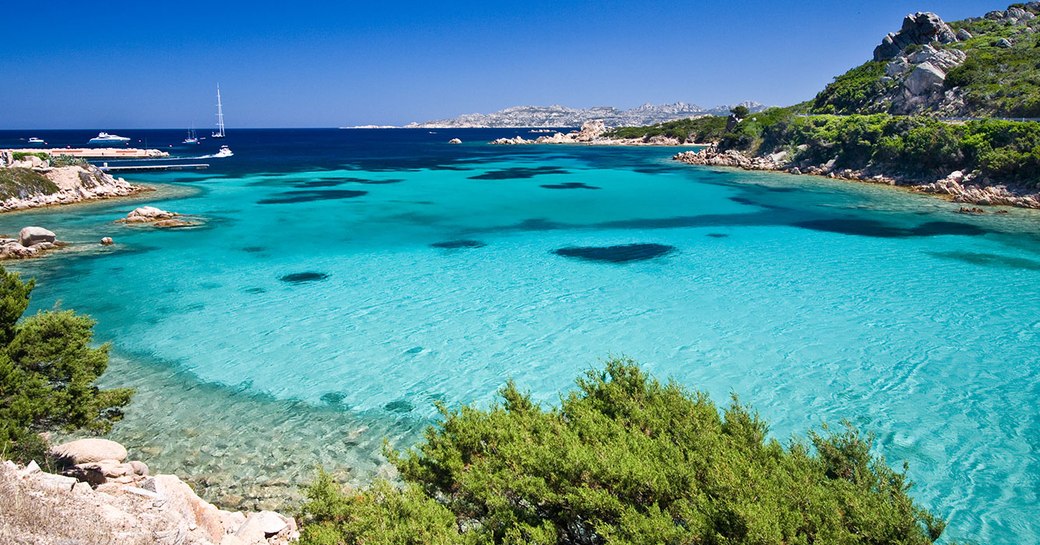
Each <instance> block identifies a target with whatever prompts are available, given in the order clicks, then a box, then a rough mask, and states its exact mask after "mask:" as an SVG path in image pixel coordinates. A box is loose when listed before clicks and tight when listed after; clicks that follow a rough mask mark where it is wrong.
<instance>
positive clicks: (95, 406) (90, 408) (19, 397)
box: [0, 268, 132, 462]
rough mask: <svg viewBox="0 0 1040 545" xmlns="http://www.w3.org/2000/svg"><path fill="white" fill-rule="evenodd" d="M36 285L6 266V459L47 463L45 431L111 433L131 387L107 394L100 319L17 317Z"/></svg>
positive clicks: (1, 382) (0, 378)
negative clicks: (100, 382) (102, 383)
mask: <svg viewBox="0 0 1040 545" xmlns="http://www.w3.org/2000/svg"><path fill="white" fill-rule="evenodd" d="M32 289H33V282H32V281H29V282H22V281H21V280H20V279H19V278H18V275H17V274H14V273H9V272H7V271H5V270H3V268H0V459H12V460H17V461H21V462H25V461H28V460H29V459H33V458H35V459H37V460H40V461H42V460H43V458H42V455H43V450H44V447H45V445H44V442H43V440H42V439H41V438H40V436H39V433H40V432H44V431H51V430H64V431H71V430H75V429H86V430H88V431H91V432H98V433H101V432H105V431H108V430H109V429H110V428H111V426H112V422H113V421H114V420H118V419H119V418H120V417H121V416H122V412H121V411H120V407H122V406H124V405H126V404H127V403H128V402H129V401H130V396H131V393H132V391H131V390H129V389H113V390H101V389H99V388H98V387H97V386H96V385H95V384H94V382H95V381H96V380H97V378H98V377H99V376H101V374H102V373H104V372H105V368H106V367H108V345H102V346H100V347H93V346H91V343H92V341H93V337H94V331H93V328H94V321H93V320H91V319H90V318H89V317H87V316H83V315H80V314H76V313H74V312H72V311H51V312H40V313H37V314H35V315H33V316H29V317H26V318H25V319H23V320H21V321H20V322H19V318H20V317H21V316H22V314H24V313H25V309H26V308H27V307H28V306H29V294H30V293H31V292H32Z"/></svg>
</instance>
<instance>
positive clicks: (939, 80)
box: [904, 62, 946, 96]
mask: <svg viewBox="0 0 1040 545" xmlns="http://www.w3.org/2000/svg"><path fill="white" fill-rule="evenodd" d="M944 81H946V74H945V73H944V72H943V71H942V70H940V69H938V68H936V67H935V66H933V65H932V63H930V62H926V63H922V64H919V65H917V68H914V71H913V72H911V73H910V77H908V78H906V83H905V84H904V85H905V86H906V89H907V90H908V91H910V94H911V95H914V96H921V95H926V94H929V93H932V92H933V91H938V90H941V89H942V87H943V82H944Z"/></svg>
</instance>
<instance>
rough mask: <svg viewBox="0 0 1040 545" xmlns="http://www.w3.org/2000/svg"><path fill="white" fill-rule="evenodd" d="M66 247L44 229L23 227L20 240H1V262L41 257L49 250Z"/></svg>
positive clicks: (19, 235)
mask: <svg viewBox="0 0 1040 545" xmlns="http://www.w3.org/2000/svg"><path fill="white" fill-rule="evenodd" d="M63 246H65V243H64V242H61V241H60V240H58V239H57V236H56V235H55V234H54V233H53V232H51V231H49V230H47V229H44V228H43V227H35V226H30V227H23V228H22V230H21V231H19V232H18V238H0V260H3V259H27V258H30V257H39V256H41V255H43V254H44V253H46V252H47V251H49V250H53V249H55V248H61V247H63Z"/></svg>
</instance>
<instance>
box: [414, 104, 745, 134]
mask: <svg viewBox="0 0 1040 545" xmlns="http://www.w3.org/2000/svg"><path fill="white" fill-rule="evenodd" d="M740 105H743V106H746V107H747V108H748V109H749V110H751V111H753V112H757V111H761V110H763V109H764V106H763V105H761V104H759V103H757V102H743V103H741V104H740ZM732 107H733V106H718V107H715V108H702V107H700V106H697V105H695V104H686V103H685V102H676V103H674V104H659V105H658V104H644V105H642V106H639V107H638V108H632V109H630V110H620V109H618V108H614V107H613V106H599V107H595V108H568V107H566V106H514V107H512V108H506V109H505V110H500V111H497V112H494V113H490V114H466V115H461V116H459V117H455V118H452V119H440V120H436V121H426V122H424V123H411V124H409V125H407V128H415V129H420V128H421V129H437V128H453V129H465V128H508V127H580V126H581V125H583V124H584V123H586V122H588V121H603V122H604V123H605V124H606V126H608V127H626V126H633V125H652V124H654V123H663V122H666V121H672V120H675V119H686V118H690V117H700V116H705V115H723V114H726V113H728V112H729V110H730V109H731V108H732Z"/></svg>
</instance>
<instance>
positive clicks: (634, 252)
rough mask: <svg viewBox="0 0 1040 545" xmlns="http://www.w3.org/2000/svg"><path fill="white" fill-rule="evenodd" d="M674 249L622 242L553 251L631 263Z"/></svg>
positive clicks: (575, 256)
mask: <svg viewBox="0 0 1040 545" xmlns="http://www.w3.org/2000/svg"><path fill="white" fill-rule="evenodd" d="M673 251H675V247H674V246H666V245H664V244H622V245H618V246H579V247H569V248H560V249H558V250H554V251H553V253H554V254H556V255H559V256H563V257H572V258H577V259H583V260H586V261H602V262H608V263H631V262H633V261H646V260H648V259H654V258H657V257H661V256H663V255H667V254H669V253H671V252H673Z"/></svg>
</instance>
